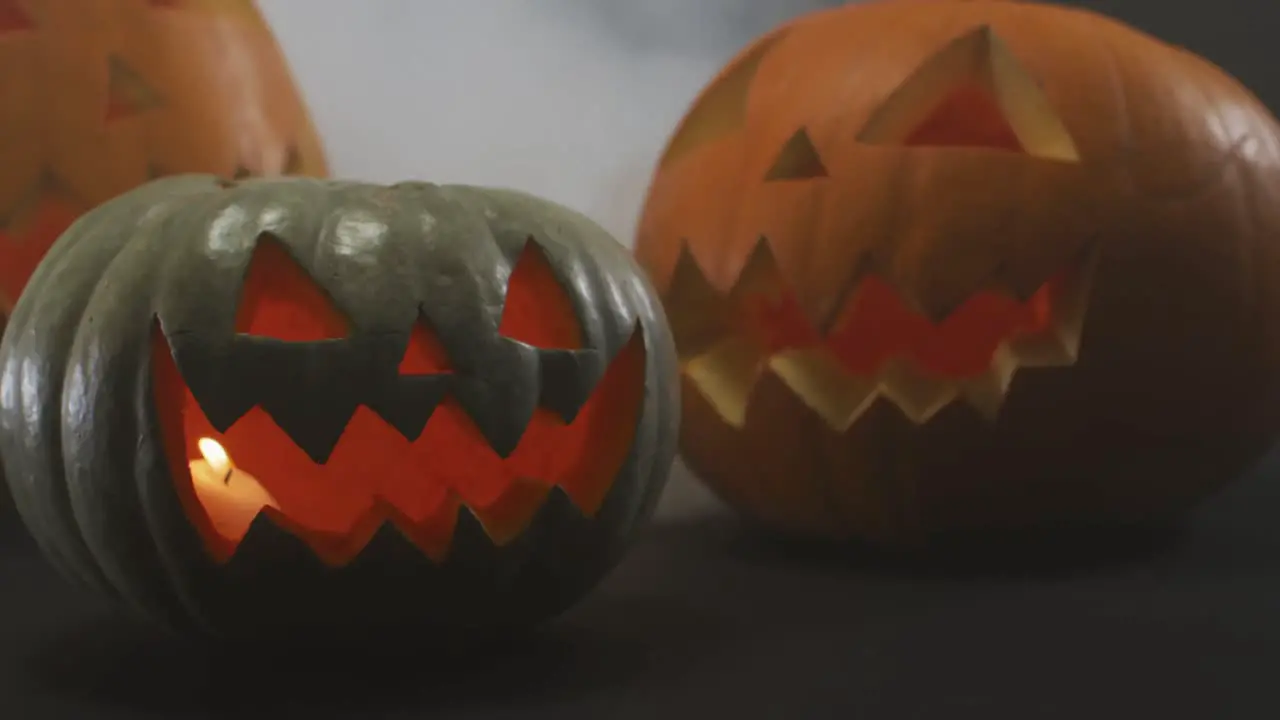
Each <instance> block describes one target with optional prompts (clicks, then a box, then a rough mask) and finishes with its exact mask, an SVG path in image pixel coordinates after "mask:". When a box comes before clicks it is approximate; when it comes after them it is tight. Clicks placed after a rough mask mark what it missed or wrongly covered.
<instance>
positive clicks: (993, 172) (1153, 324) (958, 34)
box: [637, 1, 1280, 542]
mask: <svg viewBox="0 0 1280 720" xmlns="http://www.w3.org/2000/svg"><path fill="white" fill-rule="evenodd" d="M637 254H638V256H639V258H640V259H641V261H642V263H643V264H644V265H646V266H647V268H648V269H649V271H650V272H651V273H652V275H653V276H654V278H655V280H656V283H657V285H658V287H659V289H660V291H661V292H662V293H663V296H664V301H665V303H666V307H667V311H668V314H669V316H670V318H671V321H672V323H673V326H674V329H675V333H676V338H677V343H678V346H679V350H680V354H681V359H682V371H683V377H684V387H685V390H686V395H685V411H684V425H683V427H684V429H683V438H682V452H683V455H684V457H685V459H686V460H687V462H688V463H689V465H690V466H691V467H692V468H693V469H694V470H695V471H696V472H698V473H699V474H700V475H701V476H702V477H703V478H704V479H705V480H706V481H707V482H708V483H709V484H710V485H711V486H712V487H713V488H714V489H716V490H717V491H718V492H719V493H720V494H721V495H722V496H723V497H724V498H726V499H727V500H728V501H729V502H730V503H731V504H733V505H735V506H737V507H738V508H740V509H742V510H743V511H745V512H746V513H748V514H749V515H751V516H754V517H755V518H756V519H758V520H760V521H763V522H764V523H766V524H769V525H772V526H775V527H776V528H780V529H784V530H788V531H793V532H798V533H806V534H812V535H825V536H835V537H847V536H851V535H858V536H863V537H866V538H871V539H874V540H880V541H889V542H894V541H908V540H910V541H914V540H920V539H923V538H925V537H927V536H929V535H931V534H935V533H938V532H943V531H950V530H965V529H992V528H1000V527H1003V528H1016V527H1025V526H1032V525H1034V526H1045V525H1056V524H1059V523H1066V524H1070V523H1113V522H1115V523H1129V522H1133V521H1138V520H1144V519H1150V518H1152V517H1155V516H1164V515H1166V514H1168V513H1173V512H1175V511H1177V510H1180V509H1184V508H1186V507H1188V506H1190V505H1191V504H1192V503H1193V502H1194V501H1195V500H1197V499H1198V498H1201V497H1203V496H1204V495H1205V494H1206V493H1208V492H1210V491H1211V490H1213V489H1214V488H1216V487H1218V486H1220V485H1222V484H1224V483H1226V482H1227V481H1229V480H1230V479H1232V477H1233V476H1235V475H1236V474H1238V473H1239V472H1240V471H1241V470H1242V469H1243V468H1245V467H1246V466H1247V464H1249V463H1250V462H1251V461H1253V460H1255V459H1256V458H1258V457H1259V456H1260V454H1261V453H1262V452H1263V450H1264V448H1265V447H1266V445H1267V444H1268V443H1269V442H1270V441H1271V439H1272V438H1273V436H1274V434H1275V433H1276V431H1277V429H1280V131H1278V130H1277V124H1276V122H1275V120H1274V119H1273V117H1272V116H1271V115H1270V114H1269V113H1268V112H1267V111H1266V110H1265V109H1264V107H1263V106H1262V105H1261V104H1260V103H1259V102H1258V100H1257V99H1255V98H1254V97H1253V96H1252V95H1251V94H1250V93H1249V92H1248V91H1246V90H1245V89H1244V88H1242V87H1241V86H1240V85H1239V84H1237V83H1236V82H1235V81H1234V80H1233V79H1232V78H1230V77H1228V76H1227V75H1226V74H1224V73H1223V72H1222V71H1221V70H1219V69H1218V68H1216V67H1214V66H1213V65H1211V64H1210V63H1208V62H1206V61H1205V60H1203V59H1201V58H1199V57H1196V56H1195V55H1193V54H1191V53H1189V52H1186V51H1184V50H1181V49H1179V48H1175V47H1172V46H1169V45H1167V44H1165V43H1162V42H1160V41H1158V40H1156V39H1154V38H1152V37H1149V36H1147V35H1144V34H1142V33H1140V32H1137V31H1135V30H1133V29H1131V28H1128V27H1126V26H1124V25H1122V24H1120V23H1118V22H1116V21H1113V20H1110V19H1108V18H1106V17H1103V16H1100V15H1097V14H1094V13H1091V12H1085V11H1081V10H1074V9H1067V8H1061V7H1055V6H1051V5H1039V4H1031V3H1014V2H982V1H979V2H901V3H899V2H885V3H872V4H867V5H858V6H853V7H845V8H840V9H834V10H830V11H825V12H821V13H817V14H813V15H809V16H806V17H803V18H801V19H799V20H796V21H794V22H792V23H790V24H787V25H785V26H783V27H780V28H779V29H777V30H776V31H774V32H771V33H769V34H768V35H766V36H765V37H763V38H761V39H760V40H758V41H757V42H755V43H754V44H752V45H751V46H750V47H748V48H746V49H745V50H744V51H743V52H742V53H741V54H740V55H739V56H738V57H737V58H735V59H734V60H733V61H732V62H731V63H730V64H729V65H728V66H727V67H726V68H725V69H724V70H723V71H722V72H721V74H720V75H719V76H718V77H717V78H716V79H715V80H714V81H713V82H712V83H711V84H710V85H709V86H708V87H707V88H706V89H705V90H704V91H703V93H702V94H701V96H700V97H699V98H698V99H697V101H696V103H695V104H694V105H693V107H692V109H691V110H690V111H689V113H688V115H687V116H686V117H685V118H684V120H683V122H682V123H681V124H680V126H679V128H678V130H677V132H676V133H675V135H674V136H673V138H672V139H671V141H670V144H669V146H668V147H667V149H666V153H665V155H664V156H663V157H662V159H661V161H660V164H659V166H658V168H657V171H656V174H655V176H654V179H653V182H652V187H651V189H650V194H649V197H648V201H647V205H646V207H645V210H644V213H643V215H642V218H641V222H640V228H639V236H638V239H637Z"/></svg>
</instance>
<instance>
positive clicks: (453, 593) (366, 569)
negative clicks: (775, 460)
mask: <svg viewBox="0 0 1280 720" xmlns="http://www.w3.org/2000/svg"><path fill="white" fill-rule="evenodd" d="M46 262H48V263H56V264H57V266H58V268H59V273H58V274H57V277H56V279H54V278H51V277H50V276H49V275H48V274H45V275H41V274H39V273H37V275H36V276H35V279H34V280H33V282H32V285H31V287H30V288H29V289H28V290H27V292H26V293H24V295H23V299H22V301H21V302H19V304H18V305H17V307H16V309H15V313H14V316H13V321H12V324H11V330H16V333H14V332H11V334H10V335H9V336H8V338H9V339H8V340H7V341H6V343H5V344H4V345H3V346H0V385H2V386H3V387H4V388H5V390H4V391H3V392H2V393H0V395H3V397H4V398H5V400H4V402H3V403H2V404H0V416H3V417H4V418H6V420H5V421H4V423H2V424H3V427H4V429H5V430H4V432H3V433H0V450H3V452H4V455H5V459H6V462H7V463H8V466H9V467H10V468H16V469H19V470H20V473H19V476H20V477H24V478H28V477H29V478H38V482H37V483H36V484H34V485H28V484H25V483H24V484H20V485H16V486H15V487H14V490H15V492H14V496H15V500H16V501H17V503H18V505H19V508H20V509H21V510H23V514H24V517H25V518H27V520H28V521H29V524H30V525H31V530H32V532H33V533H34V534H35V535H36V537H38V538H40V539H41V540H42V543H43V544H44V546H45V547H46V550H47V551H48V553H49V554H50V555H51V557H53V558H54V559H55V561H56V562H58V563H59V564H61V565H62V566H63V567H64V569H65V570H67V571H68V572H69V573H70V574H72V575H73V576H74V577H76V578H77V579H79V580H81V581H82V582H85V583H87V584H89V585H94V586H98V587H100V588H101V589H103V591H104V592H106V593H108V594H110V595H114V596H117V597H121V596H122V597H124V598H128V599H131V600H132V601H133V602H132V603H131V605H132V606H134V607H135V609H139V610H142V611H144V613H146V614H148V615H150V616H153V617H154V618H156V619H161V620H164V621H167V622H169V623H171V624H178V625H190V626H193V628H192V629H199V630H206V631H211V632H215V633H220V634H226V635H246V634H250V635H251V634H253V633H258V632H268V631H271V630H272V628H273V627H274V626H277V625H287V626H294V627H301V626H305V627H309V628H324V629H326V631H341V630H342V629H344V628H355V629H356V630H357V632H358V631H359V630H358V629H359V628H361V627H364V626H365V625H366V624H370V623H372V624H375V625H381V626H384V627H388V628H391V629H392V631H393V632H409V631H412V630H423V629H433V630H440V631H448V630H449V629H451V628H477V627H499V626H504V625H507V624H509V623H516V624H523V623H524V622H527V621H533V620H535V619H538V618H541V617H545V616H546V615H548V614H552V613H555V612H558V611H559V610H562V609H564V608H565V607H566V606H567V605H568V604H569V603H570V602H572V601H573V600H574V599H576V598H577V596H578V595H579V594H580V593H581V592H584V591H585V590H586V589H587V588H589V587H590V586H591V585H592V584H593V583H594V582H595V581H596V580H597V579H599V577H600V576H601V575H602V574H603V573H604V572H605V571H606V570H608V568H609V566H610V565H611V564H612V563H613V562H615V561H616V559H617V557H618V556H619V552H620V550H621V549H622V548H623V547H624V546H625V543H626V541H627V539H628V538H629V537H630V535H631V533H632V530H633V529H635V528H636V527H637V525H638V523H640V522H642V521H643V520H644V519H645V517H646V516H647V514H648V513H649V512H650V511H651V510H652V507H653V505H652V502H651V500H652V499H653V498H654V497H656V493H657V492H658V491H659V490H660V489H661V487H662V484H663V483H664V482H665V479H666V474H667V471H668V469H669V467H670V464H671V461H672V457H673V454H674V430H675V418H674V412H673V410H674V407H675V406H676V403H677V401H676V397H675V393H676V392H677V386H676V383H675V379H674V375H675V373H676V368H677V364H676V356H675V352H674V348H673V346H672V343H671V339H670V334H669V333H670V331H669V330H668V329H667V327H666V325H665V320H664V318H663V317H662V314H661V312H656V311H655V308H656V307H657V299H656V296H655V297H650V296H649V293H650V292H651V291H650V290H649V288H648V285H647V284H646V283H644V282H643V280H642V279H641V278H640V275H639V269H638V267H637V266H636V265H635V264H634V263H633V262H632V261H631V259H630V258H629V257H628V256H627V255H626V253H625V251H624V250H623V249H622V247H621V246H620V245H618V244H617V243H616V242H615V241H614V240H612V239H611V238H610V237H609V236H608V235H607V234H606V233H605V232H604V231H603V230H601V229H600V228H598V227H597V226H595V225H594V224H592V223H591V222H590V221H588V220H586V219H585V218H583V217H582V216H580V215H577V214H576V213H573V212H571V211H569V210H567V209H565V208H563V207H560V206H557V205H553V204H551V203H549V202H546V201H543V200H540V199H537V198H535V197H532V196H528V195H524V194H521V193H516V192H509V191H499V190H486V189H481V188H474V187H463V186H436V185H429V184H426V183H404V184H400V185H395V186H391V187H378V186H370V185H361V184H355V183H336V182H335V183H329V182H323V181H317V180H309V179H275V180H265V179H263V180H246V181H227V180H225V179H222V180H220V179H217V178H214V177H210V176H198V175H190V176H181V177H177V178H169V179H162V180H157V181H155V182H153V183H151V184H149V185H146V186H144V187H142V188H140V189H137V190H135V191H133V192H131V193H128V194H125V195H123V196H121V197H119V198H117V199H115V200H113V201H111V202H108V203H106V204H104V205H102V206H100V207H99V208H98V209H96V210H94V211H92V212H91V213H89V214H88V215H86V216H85V218H84V220H83V222H81V223H79V224H77V225H76V226H74V227H73V228H72V229H71V230H69V231H68V232H67V233H66V234H65V235H64V236H63V239H62V241H61V242H60V244H59V245H57V246H56V247H55V250H54V252H53V254H51V255H50V256H49V258H48V259H47V261H46ZM36 326H39V327H40V332H33V331H32V330H33V329H34V328H35V327H36ZM90 358H92V360H91V359H90ZM32 368H38V371H37V372H36V373H35V375H34V381H33V376H32V375H31V370H32ZM67 368H77V370H76V371H75V372H70V373H68V372H67ZM64 377H66V378H67V381H66V382H67V385H66V387H65V388H64V387H63V386H62V383H61V379H62V378H64ZM33 403H34V404H33ZM35 405H39V406H40V407H41V408H42V410H41V415H40V417H39V418H33V417H32V416H31V414H30V412H29V408H31V407H34V406H35ZM49 428H54V429H53V430H50V429H49ZM57 428H61V430H58V429H57ZM50 432H53V433H54V434H55V435H58V434H59V433H61V436H62V437H69V436H74V437H78V438H82V440H83V442H81V443H78V444H73V445H61V446H60V445H59V444H58V443H56V442H54V443H50V442H48V441H47V440H48V433H50ZM68 434H69V435H68ZM121 448H128V452H120V449H121ZM88 507H92V508H93V510H92V511H91V512H83V510H84V509H85V508H88ZM371 573H372V574H373V575H374V576H376V577H371V576H370V574H371ZM459 573H462V575H459ZM464 576H465V577H469V578H471V579H470V580H462V579H459V578H461V577H464ZM513 583H514V585H513ZM321 586H322V587H326V588H330V589H331V590H332V592H329V593H325V592H320V593H313V592H312V591H311V590H307V588H313V587H321ZM513 588H516V589H515V590H513ZM266 597H270V598H272V600H271V601H270V602H269V601H267V600H266V599H264V598H266ZM286 597H288V598H293V600H292V603H293V604H289V603H287V602H284V601H283V600H281V598H286ZM276 601H279V602H278V603H277V602H276ZM303 607H305V608H306V611H305V612H302V613H301V614H302V617H299V616H298V615H295V612H300V611H298V608H303Z"/></svg>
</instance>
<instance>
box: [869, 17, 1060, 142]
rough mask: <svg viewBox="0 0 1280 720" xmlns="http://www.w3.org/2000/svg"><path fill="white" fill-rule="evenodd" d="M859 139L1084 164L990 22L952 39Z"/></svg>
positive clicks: (906, 82) (876, 114) (892, 95)
mask: <svg viewBox="0 0 1280 720" xmlns="http://www.w3.org/2000/svg"><path fill="white" fill-rule="evenodd" d="M858 140H859V141H860V142H864V143H868V144H874V145H899V146H930V147H986V148H994V149H1002V150H1011V151H1015V152H1021V153H1025V154H1027V155H1030V156H1032V157H1037V158H1041V159H1045V160H1057V161H1060V162H1073V163H1074V162H1080V155H1079V152H1078V151H1077V149H1076V144H1075V141H1074V140H1073V139H1072V137H1071V134H1070V133H1069V132H1068V131H1067V128H1066V126H1065V125H1063V123H1062V119H1061V118H1059V117H1058V115H1057V113H1056V112H1055V111H1054V109H1053V107H1052V106H1051V105H1050V103H1049V99H1048V98H1047V97H1046V96H1045V94H1044V91H1043V90H1042V89H1041V88H1040V85H1039V83H1037V82H1036V80H1035V78H1033V77H1032V76H1031V75H1030V73H1028V72H1027V70H1026V68H1024V67H1023V66H1022V64H1021V63H1020V62H1019V61H1018V60H1017V58H1015V57H1014V56H1013V53H1012V52H1011V51H1010V50H1009V49H1008V47H1006V46H1005V44H1004V43H1003V42H1002V41H1001V40H1000V38H998V37H997V36H996V35H995V34H994V33H993V32H992V31H991V28H990V27H988V26H985V25H984V26H982V27H979V28H977V29H975V30H972V31H970V32H968V33H966V34H965V35H962V36H960V37H959V38H957V39H955V40H953V41H952V42H950V43H949V44H947V45H946V46H944V47H943V48H942V49H941V50H939V51H938V52H937V53H935V54H934V55H933V56H932V57H930V58H929V59H928V60H926V61H925V62H924V63H923V64H922V65H921V66H920V67H919V68H917V69H916V70H915V72H913V73H912V74H911V75H909V76H908V77H907V79H906V80H904V81H903V82H902V83H901V84H900V85H899V86H898V87H897V88H896V89H895V90H894V91H893V92H892V93H890V94H889V96H888V98H886V99H885V101H884V103H883V104H881V105H880V107H879V108H878V109H877V110H876V111H875V112H873V113H872V115H871V118H870V119H869V120H868V121H867V124H866V126H865V127H863V129H862V132H861V133H860V134H859V135H858Z"/></svg>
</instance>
